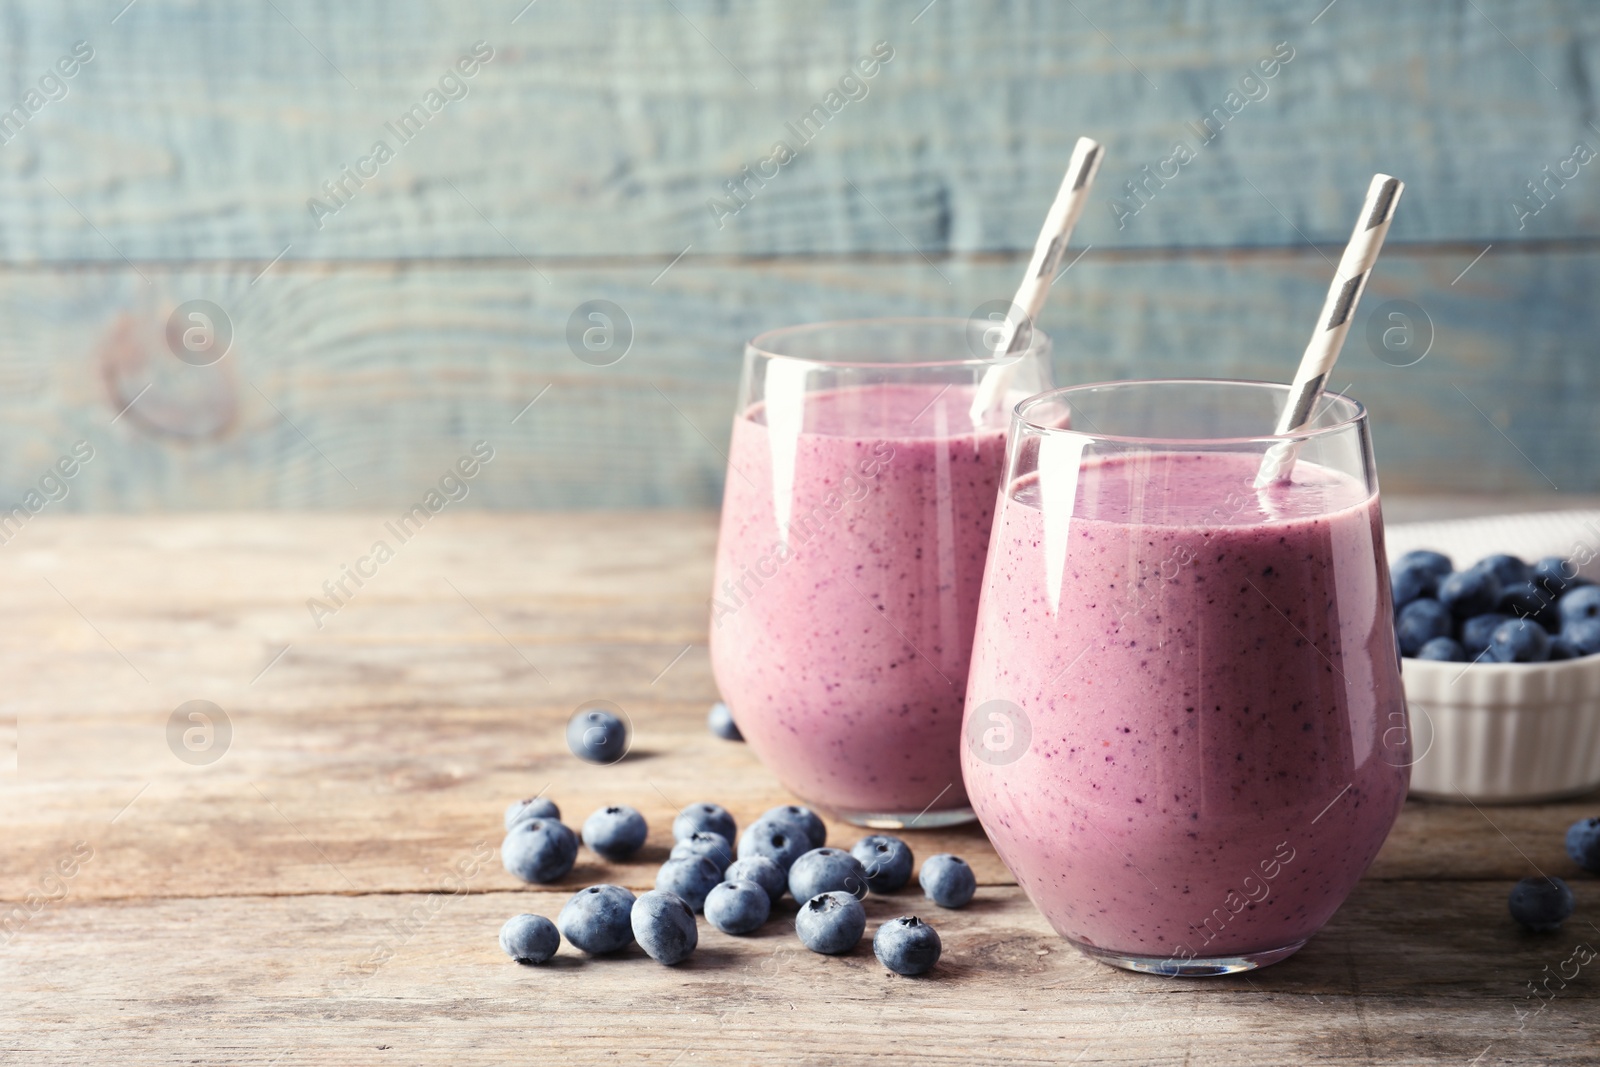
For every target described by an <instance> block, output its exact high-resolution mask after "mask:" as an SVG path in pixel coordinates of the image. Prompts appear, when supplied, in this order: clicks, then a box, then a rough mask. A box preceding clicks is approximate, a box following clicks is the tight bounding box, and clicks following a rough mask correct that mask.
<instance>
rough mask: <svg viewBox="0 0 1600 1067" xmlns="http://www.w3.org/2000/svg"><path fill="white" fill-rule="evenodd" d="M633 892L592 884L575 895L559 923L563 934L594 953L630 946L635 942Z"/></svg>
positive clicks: (559, 916)
mask: <svg viewBox="0 0 1600 1067" xmlns="http://www.w3.org/2000/svg"><path fill="white" fill-rule="evenodd" d="M632 911H633V894H632V893H630V892H628V891H627V890H626V889H624V888H622V887H621V886H620V885H592V886H590V887H589V888H588V889H580V890H578V891H577V892H576V893H574V894H572V899H571V900H569V901H567V904H566V907H564V908H562V909H561V914H560V915H558V916H556V925H557V926H559V927H561V936H562V937H564V938H566V939H567V940H568V941H570V942H572V943H573V944H574V945H576V946H577V947H578V948H581V949H582V950H583V951H585V952H587V953H589V954H590V955H593V956H598V955H601V954H603V953H606V952H616V951H618V950H619V949H624V948H627V947H628V945H629V944H630V943H631V942H632V941H633V927H632V926H631V925H630V924H629V922H628V916H629V914H630V913H631V912H632Z"/></svg>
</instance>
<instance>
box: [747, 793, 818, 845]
mask: <svg viewBox="0 0 1600 1067" xmlns="http://www.w3.org/2000/svg"><path fill="white" fill-rule="evenodd" d="M761 817H762V818H763V819H788V820H789V821H790V822H793V823H795V824H796V825H798V826H799V827H800V829H802V830H804V831H805V832H806V839H807V840H808V841H810V842H811V847H812V848H821V847H822V846H823V845H826V844H827V843H828V828H827V827H826V826H824V825H822V820H821V819H820V818H818V817H817V813H816V812H814V811H812V810H811V809H810V808H807V807H803V806H801V805H799V804H783V805H781V806H779V807H776V808H770V809H768V810H767V811H765V812H763V813H762V815H761Z"/></svg>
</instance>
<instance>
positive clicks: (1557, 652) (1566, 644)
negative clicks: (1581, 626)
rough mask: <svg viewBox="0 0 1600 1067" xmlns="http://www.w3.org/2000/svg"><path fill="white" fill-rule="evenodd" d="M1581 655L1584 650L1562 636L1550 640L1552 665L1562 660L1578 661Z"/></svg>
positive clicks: (1558, 635)
mask: <svg viewBox="0 0 1600 1067" xmlns="http://www.w3.org/2000/svg"><path fill="white" fill-rule="evenodd" d="M1581 655H1583V650H1582V649H1580V648H1579V647H1578V646H1577V645H1575V644H1573V643H1572V642H1571V641H1568V640H1567V639H1566V638H1565V637H1562V636H1561V635H1560V634H1557V635H1556V636H1555V637H1552V638H1551V639H1550V661H1551V662H1552V663H1554V662H1555V661H1556V660H1560V659H1577V658H1578V657H1579V656H1581Z"/></svg>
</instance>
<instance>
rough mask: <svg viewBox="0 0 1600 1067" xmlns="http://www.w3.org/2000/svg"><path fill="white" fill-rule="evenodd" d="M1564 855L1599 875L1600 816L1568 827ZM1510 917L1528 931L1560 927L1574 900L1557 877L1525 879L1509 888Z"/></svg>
mask: <svg viewBox="0 0 1600 1067" xmlns="http://www.w3.org/2000/svg"><path fill="white" fill-rule="evenodd" d="M1567 855H1568V856H1571V857H1572V862H1573V863H1576V864H1577V865H1578V866H1579V867H1582V868H1583V869H1584V870H1586V871H1592V872H1594V873H1596V874H1600V819H1579V820H1578V821H1577V822H1575V823H1573V824H1572V825H1571V826H1569V827H1568V828H1567ZM1510 904H1511V917H1512V918H1513V919H1515V920H1517V922H1519V923H1521V924H1522V925H1523V926H1526V927H1527V928H1528V929H1530V930H1538V931H1549V930H1556V929H1559V928H1560V926H1561V924H1562V923H1564V922H1566V921H1567V919H1569V918H1570V917H1571V916H1572V912H1573V909H1574V908H1575V907H1576V901H1574V899H1573V896H1572V889H1571V888H1570V887H1568V885H1567V883H1566V882H1564V881H1562V880H1561V879H1560V878H1543V877H1540V878H1524V879H1523V880H1522V881H1520V882H1518V883H1517V884H1516V886H1515V887H1514V888H1513V889H1512V890H1511V901H1510Z"/></svg>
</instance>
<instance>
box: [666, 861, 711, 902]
mask: <svg viewBox="0 0 1600 1067" xmlns="http://www.w3.org/2000/svg"><path fill="white" fill-rule="evenodd" d="M721 881H722V868H721V867H719V866H717V865H716V864H715V863H712V862H711V861H710V860H708V859H706V858H705V857H704V856H694V857H692V858H689V859H677V860H668V861H667V862H665V863H663V864H662V865H661V869H660V870H659V871H657V872H656V888H657V889H659V890H662V891H664V892H667V893H673V894H675V895H677V896H679V897H682V898H683V900H684V902H685V903H686V904H688V905H689V907H690V909H691V910H693V911H699V910H700V909H701V908H703V907H705V903H706V894H707V893H709V892H711V890H712V889H713V888H715V887H716V885H717V883H719V882H721Z"/></svg>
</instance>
